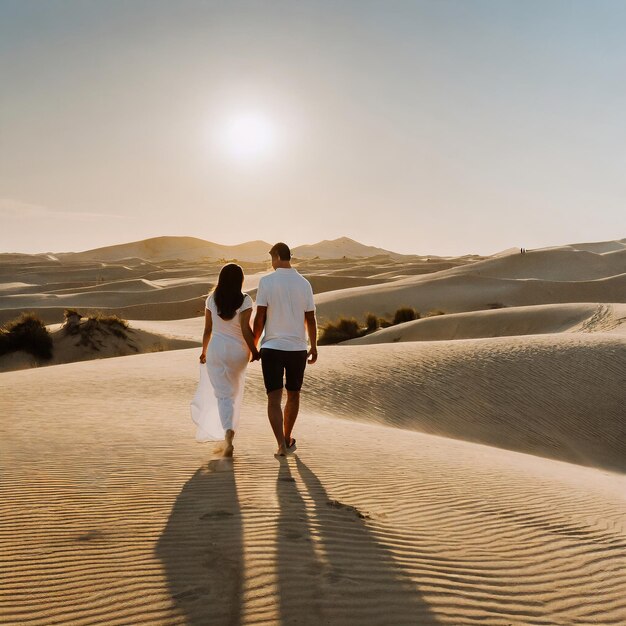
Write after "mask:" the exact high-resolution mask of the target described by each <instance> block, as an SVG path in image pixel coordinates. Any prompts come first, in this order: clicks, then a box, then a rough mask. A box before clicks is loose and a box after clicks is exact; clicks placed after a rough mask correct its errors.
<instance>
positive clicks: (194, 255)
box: [55, 237, 406, 262]
mask: <svg viewBox="0 0 626 626" xmlns="http://www.w3.org/2000/svg"><path fill="white" fill-rule="evenodd" d="M271 247H272V244H270V243H267V242H265V241H249V242H247V243H242V244H239V245H236V246H224V245H221V244H218V243H213V242H212V241H206V240H204V239H198V238H197V237H152V238H151V239H142V240H141V241H132V242H130V243H122V244H117V245H114V246H106V247H104V248H95V249H93V250H85V251H84V252H63V253H58V254H56V255H55V257H57V258H59V259H64V260H71V261H107V262H113V261H120V260H122V259H130V258H134V259H137V258H140V259H143V260H145V261H154V262H156V261H165V260H168V259H180V260H183V261H193V260H197V259H204V258H208V259H212V260H219V259H237V260H239V261H252V262H255V261H265V260H269V256H268V251H269V249H270V248H271ZM292 254H293V256H294V257H296V258H300V259H313V258H315V257H320V258H322V259H340V258H342V257H344V256H345V257H350V258H366V257H374V256H379V255H386V256H389V257H391V258H394V259H400V258H403V257H404V256H406V255H402V254H397V253H395V252H390V251H389V250H384V249H383V248H376V247H374V246H366V245H363V244H362V243H359V242H358V241H354V240H353V239H349V238H348V237H340V238H339V239H334V240H332V241H328V240H326V241H320V242H319V243H315V244H312V245H305V246H297V247H296V248H293V249H292Z"/></svg>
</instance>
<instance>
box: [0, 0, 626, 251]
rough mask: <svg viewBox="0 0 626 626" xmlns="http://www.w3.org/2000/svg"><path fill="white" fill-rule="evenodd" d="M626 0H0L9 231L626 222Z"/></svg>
mask: <svg viewBox="0 0 626 626" xmlns="http://www.w3.org/2000/svg"><path fill="white" fill-rule="evenodd" d="M624 33H626V2H623V1H622V0H619V1H605V0H586V1H584V2H581V1H577V0H537V1H534V0H518V1H510V0H509V1H507V0H491V1H483V0H430V1H419V0H413V1H404V2H399V1H396V0H380V1H378V2H371V1H368V0H355V1H348V0H330V1H322V0H316V1H304V0H300V1H298V0H286V1H284V2H279V1H273V0H266V1H257V2H243V1H238V0H230V1H228V0H224V1H221V2H218V1H215V2H209V1H199V0H195V1H189V0H177V1H175V2H174V1H170V0H99V1H96V0H46V1H42V0H0V251H2V252H7V251H22V252H43V251H69V250H84V249H88V248H93V247H97V246H101V245H110V244H114V243H122V242H126V241H131V240H135V239H143V238H145V237H151V236H158V235H191V236H196V237H201V238H204V239H209V240H211V241H215V242H218V243H224V244H235V243H241V242H244V241H249V240H253V239H264V240H267V241H276V240H285V241H287V242H289V243H291V244H292V245H298V244H302V243H313V242H315V241H319V240H320V239H332V238H335V237H339V236H342V235H346V236H349V237H352V238H355V239H357V240H359V241H362V242H363V243H367V244H373V245H378V246H382V247H385V248H388V249H391V250H395V251H398V252H406V253H421V254H427V253H431V254H465V253H471V252H478V253H484V254H490V253H493V252H496V251H499V250H502V249H505V248H508V247H511V246H526V247H528V248H532V247H540V246H548V245H558V244H565V243H574V242H581V241H595V240H604V239H616V238H622V237H626V113H625V112H626V36H625V35H624Z"/></svg>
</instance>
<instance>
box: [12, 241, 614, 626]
mask: <svg viewBox="0 0 626 626" xmlns="http://www.w3.org/2000/svg"><path fill="white" fill-rule="evenodd" d="M246 245H248V248H246V249H245V250H247V253H249V256H248V257H246V258H244V257H245V255H246V252H245V250H244V247H245V246H244V247H237V246H233V247H227V246H221V247H220V246H218V245H217V244H211V243H210V242H204V241H202V240H199V239H194V238H167V237H164V238H156V239H153V240H146V241H144V242H135V243H132V244H123V245H121V246H111V247H108V248H103V249H100V250H98V251H87V252H84V253H79V255H86V256H82V257H81V256H74V255H71V254H68V255H63V254H46V255H17V254H11V255H0V321H2V322H5V321H7V320H8V319H11V318H12V317H15V316H16V315H17V314H19V313H20V312H21V311H23V310H32V311H34V312H35V313H36V314H37V315H39V316H40V317H42V318H43V319H44V321H46V322H47V323H53V322H57V323H58V322H60V321H61V320H62V319H63V310H64V308H66V307H80V312H81V313H82V314H83V315H87V314H88V313H93V314H95V313H96V312H97V311H101V312H103V313H107V314H110V313H112V312H115V313H117V314H118V315H121V316H122V317H124V318H125V319H127V320H129V326H128V329H126V327H125V325H124V324H121V326H120V325H119V324H118V325H117V326H115V324H114V325H113V326H112V330H111V329H109V330H111V332H109V330H107V328H106V325H105V328H104V329H100V330H98V331H97V332H94V329H95V325H94V324H91V325H89V323H88V322H87V321H86V318H82V320H81V324H83V328H82V330H80V329H79V330H77V331H75V332H74V331H73V332H67V330H66V329H65V330H64V329H62V328H60V326H59V325H58V324H55V325H52V326H49V330H50V332H51V333H52V336H53V343H54V352H55V354H56V356H54V358H53V361H52V365H53V366H51V367H32V366H34V365H41V363H33V362H32V357H31V358H30V359H31V360H30V361H28V358H29V357H27V356H25V353H22V352H15V353H12V354H8V355H6V356H4V357H0V372H2V373H0V388H1V389H2V391H1V392H0V433H1V436H0V484H1V485H2V493H3V496H4V497H3V498H0V520H1V522H0V623H3V624H4V623H6V624H26V623H28V624H30V625H33V626H34V625H41V626H48V624H51V623H71V624H91V623H94V622H101V623H106V624H107V625H120V626H121V625H126V624H129V623H132V624H137V625H138V626H141V625H143V624H146V625H147V624H181V625H182V624H186V625H193V626H204V625H205V624H211V625H217V626H222V625H224V626H226V625H232V624H259V625H262V624H263V625H268V624H278V623H282V624H289V623H298V624H306V625H310V626H318V625H319V624H337V625H339V626H347V625H350V626H352V625H354V626H368V625H370V624H371V625H383V624H385V625H386V624H393V625H394V626H395V625H401V624H407V625H408V624H420V626H428V625H432V626H435V625H437V626H439V625H447V626H460V625H463V626H466V625H467V626H470V625H474V626H479V625H481V626H483V625H484V626H505V625H506V626H509V625H513V624H515V625H520V626H521V625H522V624H524V625H527V624H533V625H536V626H539V625H542V626H547V625H552V624H561V625H567V626H589V625H590V624H602V625H603V626H623V625H624V624H626V413H625V409H624V407H625V406H626V392H625V386H624V381H625V380H626V257H625V251H626V239H623V240H616V241H608V242H597V243H593V242H592V243H582V244H573V245H567V246H558V247H554V248H545V249H542V250H532V251H531V250H529V251H528V252H527V253H526V254H520V251H519V249H515V248H513V249H510V250H508V251H505V252H502V253H499V254H496V255H493V256H492V257H488V258H485V257H480V256H477V255H464V256H462V257H456V258H448V257H437V256H433V255H429V256H425V255H410V256H404V255H395V254H394V253H389V252H388V251H385V250H382V249H379V248H375V247H369V246H361V244H357V243H356V242H353V241H352V240H349V239H346V238H342V239H339V240H335V241H333V242H320V244H316V246H310V247H308V246H307V247H303V248H304V249H303V250H300V251H299V254H300V256H299V258H298V257H296V261H295V263H296V265H297V268H298V270H299V271H300V272H302V273H303V274H304V275H305V276H307V277H308V278H309V279H310V280H311V283H312V284H313V286H314V290H315V293H316V296H315V299H316V303H317V309H318V317H319V319H320V322H321V324H324V323H325V322H326V321H327V320H335V319H336V318H338V317H339V316H348V317H350V316H354V317H355V318H357V319H358V320H359V321H360V322H361V323H363V321H364V317H365V315H366V314H367V313H368V312H370V313H374V314H376V315H379V316H380V315H386V316H391V315H392V314H393V312H394V311H395V310H396V309H397V308H399V307H415V308H416V309H418V310H419V311H420V312H421V314H422V319H417V320H414V321H409V322H405V323H402V324H397V325H395V326H391V327H389V328H386V329H380V330H376V331H374V332H373V333H371V334H368V335H367V336H365V337H362V338H360V339H356V340H353V341H347V342H344V343H342V344H339V345H336V346H323V347H321V348H320V354H319V361H318V363H316V364H315V365H314V366H311V367H309V368H308V369H307V373H306V381H305V388H304V389H305V391H304V394H303V396H302V404H301V415H300V417H299V420H298V422H297V424H296V431H295V432H294V435H295V436H296V437H297V439H298V450H297V454H296V455H294V456H292V457H290V458H289V459H287V460H285V461H283V462H278V461H276V460H275V459H274V457H273V451H274V449H275V442H274V441H273V438H272V434H271V430H270V428H269V425H268V423H267V418H266V417H265V415H266V394H265V389H264V386H263V383H262V373H261V368H260V365H259V364H258V363H254V364H251V365H250V367H249V371H248V380H247V386H246V394H245V398H244V407H243V415H242V420H241V428H240V430H239V432H238V433H237V436H236V438H235V457H234V460H232V461H231V460H228V459H221V458H219V449H215V450H213V449H211V448H209V447H207V446H200V445H198V444H196V443H195V441H194V436H193V425H192V423H191V420H190V417H189V402H190V400H191V397H192V396H193V392H194V390H195V387H196V384H197V380H198V367H199V364H198V354H199V347H198V346H199V342H200V339H201V335H202V329H203V325H204V318H203V315H204V298H205V297H206V294H207V293H208V292H209V290H210V289H211V288H212V287H213V285H214V284H215V281H216V280H217V275H218V272H219V270H220V267H221V266H222V263H223V259H227V258H228V259H230V258H237V259H238V261H239V262H241V264H242V265H243V267H244V270H245V272H246V282H245V284H244V289H245V290H246V291H248V292H249V293H251V294H252V295H254V294H255V291H256V288H257V286H258V282H259V280H260V279H261V277H262V276H264V275H266V274H267V272H268V271H270V270H269V267H268V256H267V250H268V249H269V244H266V243H265V242H252V243H251V244H246ZM211 246H213V247H211ZM235 248H237V250H235ZM297 250H298V249H295V250H294V252H297ZM207 251H208V254H206V255H205V253H207ZM257 252H258V254H259V256H258V257H256V256H255V255H256V253H257ZM218 253H219V254H220V256H219V257H216V258H213V257H212V256H211V255H212V254H218ZM93 254H95V256H90V255H93ZM120 255H122V256H120ZM123 255H126V256H123ZM325 255H328V256H325ZM344 257H345V258H344ZM429 313H433V315H432V316H430V317H428V315H429ZM72 323H76V320H75V319H74V321H73V322H72ZM115 329H117V330H118V331H119V332H113V331H114V330H115ZM83 331H84V333H83ZM83 334H84V336H83ZM185 348H188V349H185ZM161 350H163V351H162V352H161ZM155 351H156V352H155ZM117 355H127V356H117ZM101 357H107V358H101ZM72 361H75V362H72ZM20 368H24V369H22V371H7V370H11V369H13V370H15V369H20Z"/></svg>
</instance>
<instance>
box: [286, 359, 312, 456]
mask: <svg viewBox="0 0 626 626" xmlns="http://www.w3.org/2000/svg"><path fill="white" fill-rule="evenodd" d="M306 356H307V352H306V350H298V351H297V352H290V353H289V355H288V357H287V359H286V365H285V382H286V385H285V387H286V388H287V404H286V405H285V417H284V422H285V425H284V428H285V443H286V444H287V446H288V447H289V444H290V443H291V431H292V430H293V427H294V424H295V423H296V419H297V417H298V411H299V409H300V388H301V387H302V381H303V380H304V370H305V368H306Z"/></svg>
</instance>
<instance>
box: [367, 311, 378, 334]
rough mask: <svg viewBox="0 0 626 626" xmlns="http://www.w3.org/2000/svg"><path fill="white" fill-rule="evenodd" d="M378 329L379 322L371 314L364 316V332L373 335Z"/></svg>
mask: <svg viewBox="0 0 626 626" xmlns="http://www.w3.org/2000/svg"><path fill="white" fill-rule="evenodd" d="M379 327H380V320H379V319H378V317H376V316H375V315H374V314H373V313H368V314H367V315H366V316H365V330H366V331H367V332H368V333H373V332H374V331H375V330H378V328H379Z"/></svg>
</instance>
